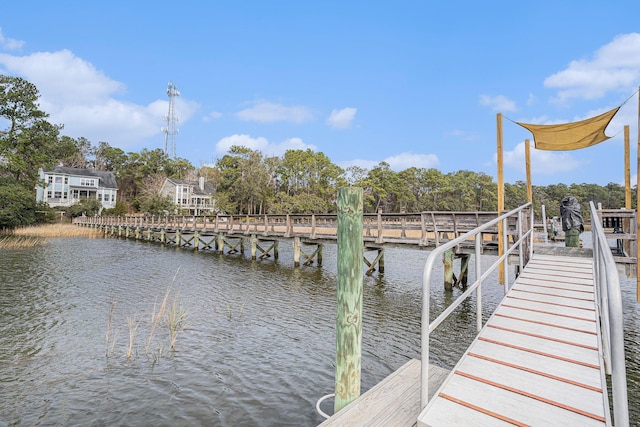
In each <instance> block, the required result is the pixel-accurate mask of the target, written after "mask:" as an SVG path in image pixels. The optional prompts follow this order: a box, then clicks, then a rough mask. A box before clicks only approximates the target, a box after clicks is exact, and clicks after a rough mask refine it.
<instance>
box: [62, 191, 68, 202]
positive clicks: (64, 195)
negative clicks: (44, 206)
mask: <svg viewBox="0 0 640 427" xmlns="http://www.w3.org/2000/svg"><path fill="white" fill-rule="evenodd" d="M68 195H69V193H67V192H66V191H65V192H64V193H62V198H63V199H65V200H66V199H67V196H68Z"/></svg>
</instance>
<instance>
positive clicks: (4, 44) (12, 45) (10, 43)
mask: <svg viewBox="0 0 640 427" xmlns="http://www.w3.org/2000/svg"><path fill="white" fill-rule="evenodd" d="M22 46H24V41H22V40H16V39H12V38H8V37H5V36H4V34H3V33H2V28H0V49H5V50H20V49H22Z"/></svg>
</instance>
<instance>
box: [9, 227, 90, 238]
mask: <svg viewBox="0 0 640 427" xmlns="http://www.w3.org/2000/svg"><path fill="white" fill-rule="evenodd" d="M13 235H14V236H26V237H88V238H92V239H95V238H98V237H102V234H101V232H100V230H99V229H97V228H90V227H80V226H77V225H73V224H47V225H34V226H29V227H22V228H17V229H15V230H14V231H13Z"/></svg>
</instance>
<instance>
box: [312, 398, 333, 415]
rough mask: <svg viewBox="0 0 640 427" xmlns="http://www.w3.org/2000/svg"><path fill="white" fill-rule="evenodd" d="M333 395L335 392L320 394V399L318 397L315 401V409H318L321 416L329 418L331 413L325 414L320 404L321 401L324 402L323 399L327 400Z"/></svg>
mask: <svg viewBox="0 0 640 427" xmlns="http://www.w3.org/2000/svg"><path fill="white" fill-rule="evenodd" d="M334 396H335V393H331V394H327V395H324V396H322V397H321V398H320V399H318V401H317V402H316V411H318V413H319V414H320V415H322V416H323V417H324V418H326V419H329V418H331V415H327V414H325V413H324V412H323V411H322V409H320V404H321V403H322V402H324V401H325V400H327V399H328V398H330V397H334Z"/></svg>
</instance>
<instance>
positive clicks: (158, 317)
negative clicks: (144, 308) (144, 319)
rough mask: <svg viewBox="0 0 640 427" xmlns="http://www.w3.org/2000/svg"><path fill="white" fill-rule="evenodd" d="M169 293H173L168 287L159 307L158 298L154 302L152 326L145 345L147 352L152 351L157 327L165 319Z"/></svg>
mask: <svg viewBox="0 0 640 427" xmlns="http://www.w3.org/2000/svg"><path fill="white" fill-rule="evenodd" d="M169 295H171V288H167V291H166V292H165V293H164V298H163V299H162V303H161V304H160V307H158V308H157V310H156V307H157V303H158V301H157V299H156V302H154V303H153V311H152V312H151V328H150V331H149V338H148V339H147V345H146V346H145V353H146V354H150V353H151V345H152V344H153V336H154V335H155V332H156V329H157V328H158V326H159V325H160V324H161V323H162V320H163V319H164V315H165V310H166V309H167V301H168V300H169Z"/></svg>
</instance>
